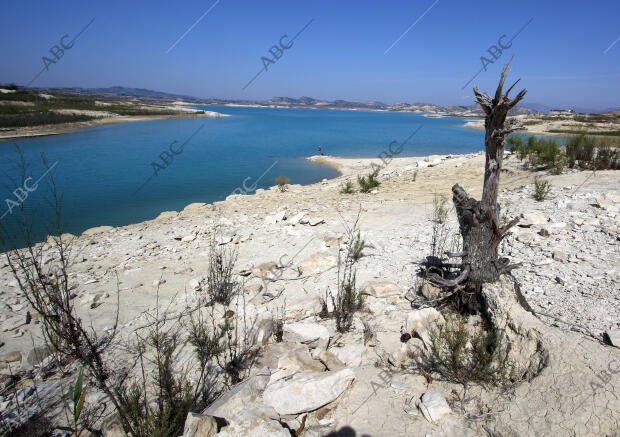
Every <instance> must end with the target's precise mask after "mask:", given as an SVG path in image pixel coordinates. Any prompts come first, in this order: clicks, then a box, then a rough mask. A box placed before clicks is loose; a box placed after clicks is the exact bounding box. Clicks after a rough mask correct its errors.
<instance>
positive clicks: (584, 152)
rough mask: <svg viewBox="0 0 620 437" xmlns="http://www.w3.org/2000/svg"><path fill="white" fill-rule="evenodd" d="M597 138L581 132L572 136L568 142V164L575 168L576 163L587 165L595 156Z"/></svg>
mask: <svg viewBox="0 0 620 437" xmlns="http://www.w3.org/2000/svg"><path fill="white" fill-rule="evenodd" d="M594 149H595V140H594V138H592V137H586V136H585V134H579V135H577V136H574V137H571V138H569V139H568V141H567V142H566V157H567V159H568V165H569V167H571V168H574V167H575V166H576V165H581V166H587V165H588V163H589V162H591V161H592V158H593V157H594Z"/></svg>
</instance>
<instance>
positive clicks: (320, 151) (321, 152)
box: [319, 146, 323, 156]
mask: <svg viewBox="0 0 620 437" xmlns="http://www.w3.org/2000/svg"><path fill="white" fill-rule="evenodd" d="M319 155H321V156H323V149H322V148H321V146H319Z"/></svg>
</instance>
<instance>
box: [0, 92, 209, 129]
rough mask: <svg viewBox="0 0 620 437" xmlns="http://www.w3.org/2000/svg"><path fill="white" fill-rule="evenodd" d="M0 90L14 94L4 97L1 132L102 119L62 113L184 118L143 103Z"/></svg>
mask: <svg viewBox="0 0 620 437" xmlns="http://www.w3.org/2000/svg"><path fill="white" fill-rule="evenodd" d="M0 88H3V89H5V90H9V91H11V92H4V93H0V128H3V127H4V128H11V127H27V126H40V125H46V124H59V123H71V122H80V121H89V120H93V119H96V118H99V117H97V116H96V115H92V114H80V113H77V112H76V113H73V114H68V113H59V112H56V111H59V110H65V111H66V110H75V111H97V112H101V113H111V114H115V115H121V116H128V115H130V116H140V115H178V114H180V112H179V111H174V110H168V109H164V108H157V107H145V106H144V104H142V103H141V104H140V106H136V105H133V104H124V103H122V102H118V101H114V100H103V99H98V98H95V97H89V96H74V95H65V94H57V95H53V96H45V97H44V96H42V95H41V94H39V93H38V92H36V91H29V90H20V89H18V87H17V86H16V85H12V84H11V85H1V86H0ZM201 112H202V113H204V111H201ZM197 113H199V112H197Z"/></svg>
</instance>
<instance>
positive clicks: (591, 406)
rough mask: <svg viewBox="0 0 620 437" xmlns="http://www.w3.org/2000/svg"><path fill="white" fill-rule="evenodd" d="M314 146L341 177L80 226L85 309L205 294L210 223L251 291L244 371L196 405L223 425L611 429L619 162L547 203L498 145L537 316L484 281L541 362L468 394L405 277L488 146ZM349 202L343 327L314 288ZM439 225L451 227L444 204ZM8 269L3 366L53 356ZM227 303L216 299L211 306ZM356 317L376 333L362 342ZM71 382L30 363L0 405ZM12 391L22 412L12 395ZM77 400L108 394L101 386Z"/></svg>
mask: <svg viewBox="0 0 620 437" xmlns="http://www.w3.org/2000/svg"><path fill="white" fill-rule="evenodd" d="M311 159H312V160H314V161H316V162H317V163H318V164H322V165H331V166H335V167H337V168H338V169H339V170H340V171H341V173H342V176H340V177H339V178H336V179H334V180H325V181H323V182H321V183H318V184H314V185H311V186H304V187H302V186H298V185H291V186H289V187H288V190H287V191H286V192H280V191H279V190H277V189H276V188H275V187H274V189H272V190H268V191H264V190H258V192H257V193H256V194H255V195H251V196H244V195H233V196H229V197H228V198H227V200H226V201H225V202H218V203H215V204H212V205H207V204H192V205H189V206H188V207H186V208H185V209H184V210H183V211H180V212H164V213H162V214H161V215H160V216H159V217H158V218H156V219H155V220H152V221H149V222H145V223H140V224H136V225H130V226H125V227H120V228H110V227H101V228H95V229H91V230H88V231H86V232H84V233H83V234H82V235H81V236H80V237H79V238H76V239H75V240H73V252H72V253H73V257H74V264H73V265H72V267H71V269H70V273H71V279H72V280H74V281H75V283H76V284H78V286H77V289H76V293H75V298H74V299H75V300H74V302H75V304H76V308H77V309H78V311H79V313H80V314H81V316H82V317H83V319H84V320H85V321H87V323H88V324H92V326H93V327H94V329H96V330H98V331H100V332H103V331H104V330H105V329H107V328H110V327H111V326H112V325H113V323H114V320H115V316H116V308H117V290H118V299H119V301H120V313H119V320H120V326H121V335H122V336H125V337H130V336H131V335H132V333H133V332H134V331H135V329H136V328H138V327H139V326H141V325H143V324H145V323H147V321H148V313H153V312H154V309H155V304H156V302H158V303H159V307H160V308H167V309H168V311H169V312H170V313H172V314H178V313H179V312H181V311H182V310H183V309H185V308H186V307H187V306H188V305H191V304H193V303H195V302H196V301H198V300H199V299H200V298H201V297H202V296H204V291H203V290H202V289H203V287H204V283H205V275H206V273H207V265H208V255H209V245H210V242H211V239H212V237H213V231H214V229H215V226H216V225H217V226H219V229H220V230H221V233H220V234H219V235H218V240H219V242H220V243H221V244H223V245H225V246H226V247H230V248H234V249H235V250H237V253H238V262H237V267H236V274H237V279H238V280H239V281H242V282H243V284H244V285H243V287H244V290H245V292H244V295H243V297H244V299H243V301H242V300H238V301H237V302H236V303H234V304H233V308H232V309H233V310H234V311H235V314H236V317H237V318H238V320H239V321H245V324H246V325H247V327H248V328H247V332H248V335H249V337H251V338H252V339H253V342H254V343H255V344H256V346H257V347H259V351H260V353H259V354H258V358H257V361H256V362H255V363H254V366H253V368H252V370H251V372H250V373H251V375H252V376H251V377H250V378H249V379H248V380H246V381H245V382H243V383H241V384H240V385H239V386H237V387H235V388H234V389H233V390H232V391H231V392H229V393H228V394H226V395H224V397H223V398H221V399H219V400H218V401H217V402H216V403H215V404H214V405H212V406H211V407H209V409H208V410H207V411H206V412H205V414H209V415H213V416H217V417H224V418H226V419H227V420H228V421H229V422H230V425H229V426H228V427H225V428H223V429H222V431H221V432H220V433H219V434H218V435H269V436H271V435H273V436H279V435H282V436H288V435H290V433H289V431H288V430H285V429H284V428H282V425H281V424H280V422H278V420H279V421H281V422H284V423H286V424H288V426H289V427H290V428H291V429H300V428H303V431H301V432H300V434H299V435H301V436H319V435H332V436H336V435H343V436H344V435H347V436H355V435H359V436H362V435H370V436H373V437H375V436H410V435H498V434H493V433H494V432H500V433H501V435H537V436H538V435H549V433H554V434H558V435H580V436H581V435H601V436H602V435H613V433H615V432H618V429H619V424H618V417H620V405H619V401H618V387H619V386H620V385H619V380H618V373H619V372H620V351H619V350H618V349H617V348H614V347H612V346H605V345H603V344H602V341H599V340H602V334H603V333H608V334H609V335H610V337H611V338H612V340H614V339H615V340H616V341H618V340H617V337H615V336H616V335H617V334H616V332H617V330H618V329H619V328H620V325H619V320H620V317H619V316H620V301H619V293H618V291H619V287H618V282H619V280H620V270H619V266H620V251H619V248H620V224H619V222H618V217H619V216H620V174H619V173H618V172H614V171H600V172H598V171H597V172H596V173H592V172H577V171H574V172H573V171H570V172H569V173H566V174H563V175H559V176H555V175H545V176H546V177H547V178H548V179H549V180H550V182H551V184H552V190H551V193H550V195H549V198H548V199H547V200H545V201H542V202H537V201H535V200H534V199H533V198H532V193H533V189H534V188H533V179H534V177H535V176H537V175H542V173H543V172H533V171H530V170H527V169H524V168H523V167H522V165H521V163H520V162H519V161H518V160H517V158H516V157H512V156H508V157H507V158H506V161H505V169H504V172H503V173H502V175H501V181H500V182H501V184H502V187H503V189H502V191H501V193H500V203H501V206H502V216H506V217H509V218H512V216H515V215H521V216H522V217H523V218H522V220H521V222H520V223H519V225H518V226H516V227H515V228H513V232H512V236H511V237H509V238H508V239H507V240H506V241H505V242H504V243H503V246H502V247H501V251H502V253H503V254H504V255H506V256H508V257H510V258H511V259H512V260H513V262H520V263H522V266H521V268H519V269H518V270H515V271H514V276H515V277H516V278H517V280H518V281H519V282H520V284H521V290H522V292H523V294H524V296H525V298H526V300H527V302H528V303H529V305H531V307H532V309H533V311H534V313H536V316H534V315H532V314H530V313H525V312H524V311H522V310H520V307H519V308H517V309H515V308H514V307H513V306H510V305H508V306H507V305H506V302H510V297H506V296H508V295H507V294H506V293H505V291H506V290H507V289H508V288H509V285H508V284H506V283H502V285H501V286H500V288H499V291H497V290H495V292H494V293H493V294H492V296H504V300H500V301H498V302H497V308H498V310H497V314H496V317H497V318H498V319H501V320H503V321H504V322H505V325H506V326H508V327H507V330H508V331H509V332H510V333H513V334H514V335H516V336H521V337H519V338H527V339H528V340H527V341H524V342H523V344H522V343H521V340H516V339H515V343H514V344H515V345H519V347H518V348H515V351H516V352H515V353H516V355H515V360H516V361H515V362H518V363H519V365H523V366H524V369H525V368H528V369H530V368H532V366H534V364H533V363H537V365H538V370H537V371H536V372H533V373H532V372H530V371H529V370H528V372H530V373H531V375H530V377H529V378H527V380H526V381H524V382H522V383H521V384H520V385H518V386H517V387H516V388H513V389H511V390H510V391H509V392H501V391H499V390H489V391H487V390H483V389H482V388H480V387H474V388H472V389H470V390H469V391H467V392H464V391H463V387H462V386H459V385H455V384H449V383H447V382H442V381H437V379H436V378H434V379H431V378H427V377H425V376H423V374H421V373H420V372H419V371H415V370H414V368H413V366H412V360H413V358H412V357H414V356H416V354H418V355H419V354H422V355H424V354H427V353H428V352H427V349H428V347H429V345H428V338H425V336H424V335H423V330H422V329H421V328H424V327H428V325H430V324H431V323H433V322H436V321H437V320H440V319H442V316H441V315H440V314H439V313H438V312H437V311H436V310H434V309H432V308H426V309H414V308H412V305H411V303H410V300H412V299H414V300H416V301H417V300H419V296H415V294H416V293H415V289H414V287H415V285H416V284H419V278H417V274H418V272H419V269H420V265H419V262H420V261H421V260H423V259H424V257H425V256H427V255H428V254H429V252H430V244H431V236H432V226H433V225H432V222H431V218H432V213H433V199H434V197H435V196H438V195H439V196H440V195H445V196H450V187H451V186H452V184H454V183H456V182H459V183H460V184H461V185H462V186H463V187H464V188H465V189H466V190H468V192H469V193H470V194H471V195H474V196H475V197H479V196H480V192H481V189H482V179H483V170H484V155H483V154H470V155H460V156H431V157H427V158H396V159H393V160H391V161H389V162H387V163H385V162H383V163H382V162H381V161H380V160H378V159H375V160H370V159H340V158H332V157H314V158H311ZM371 163H375V164H377V165H381V166H382V170H381V171H380V175H379V180H380V181H381V185H380V187H378V189H377V190H375V191H373V192H372V193H369V194H362V193H355V194H340V193H339V191H340V187H341V186H342V184H343V183H344V182H345V181H346V180H348V179H350V180H352V181H355V176H356V175H357V174H359V173H369V172H371V171H372V168H371ZM259 173H260V172H259ZM241 184H242V181H240V186H241ZM448 204H449V205H451V202H449V203H448ZM358 211H359V212H360V229H361V235H362V238H363V239H364V240H366V242H368V243H370V244H371V245H372V248H368V249H366V250H365V251H364V256H363V257H362V258H361V259H360V261H359V262H358V265H357V282H358V284H359V285H360V288H363V289H364V291H365V292H366V293H367V294H368V296H367V298H366V302H365V309H364V310H363V311H361V312H360V313H358V315H357V316H356V317H355V320H354V327H353V329H352V330H351V331H350V332H348V333H346V334H340V333H338V332H337V331H336V329H335V326H334V321H333V320H332V319H322V318H321V317H319V315H318V314H319V313H320V311H321V302H320V299H321V298H324V297H325V293H326V291H327V290H328V289H329V290H331V291H334V290H335V285H336V283H337V268H336V267H337V260H338V256H339V253H341V249H342V243H343V237H344V236H345V234H346V226H348V225H350V224H351V223H352V222H353V221H354V220H355V217H356V216H357V214H358ZM448 227H449V228H450V229H451V230H452V231H453V232H456V230H457V226H456V223H455V218H454V213H453V211H451V212H450V214H449V220H448ZM449 241H450V242H451V241H453V239H452V237H451V238H449ZM454 241H456V240H454ZM0 284H2V285H3V287H2V288H1V289H0V292H1V293H2V302H3V305H2V307H1V308H0V326H1V330H0V344H1V345H2V346H1V347H0V371H1V372H2V373H4V374H9V373H15V372H17V371H18V369H21V370H23V371H30V373H28V374H27V376H30V377H33V376H35V375H37V372H38V369H39V368H40V367H41V365H43V366H44V365H45V364H46V363H47V361H46V359H45V356H46V355H47V352H46V350H45V348H43V347H40V346H41V340H40V325H39V320H38V318H37V315H36V314H31V316H32V317H29V316H27V314H28V311H29V308H28V306H27V304H26V302H25V300H24V298H23V297H22V295H21V293H20V291H19V289H18V287H17V283H16V281H15V280H14V279H13V278H12V276H11V273H10V271H9V269H8V267H7V265H6V264H5V263H3V264H2V268H1V269H0ZM489 290H491V288H489ZM491 291H492V290H491ZM491 291H489V292H491ZM509 294H510V293H509ZM157 297H158V299H157ZM224 310H225V309H224V308H219V309H218V314H219V316H222V315H223V311H224ZM519 311H521V312H519ZM282 313H284V333H283V342H282V343H277V342H275V340H274V338H273V336H271V333H272V331H273V328H274V325H275V324H274V318H276V317H277V315H280V314H282ZM523 313H524V314H523ZM364 322H365V323H366V324H367V325H368V326H369V327H370V328H371V329H372V330H373V331H374V332H375V336H371V338H370V339H369V338H368V337H366V338H365V335H364V331H365V327H364ZM413 331H415V332H417V335H416V337H415V338H412V339H411V340H409V341H407V342H401V334H402V333H403V332H413ZM515 338H516V337H515ZM521 346H522V347H521ZM48 360H49V359H48ZM541 363H542V364H541ZM528 366H529V367H528ZM534 367H535V366H534ZM33 369H34V370H33ZM541 369H546V370H542V371H541ZM602 371H605V372H606V375H607V376H606V377H605V378H602V379H606V382H605V384H602V383H601V385H602V386H603V388H602V390H600V392H597V391H596V390H595V388H596V387H598V386H596V387H594V386H593V385H592V384H591V382H592V381H594V380H595V377H597V375H598V376H600V374H601V372H602ZM524 372H525V370H524ZM526 373H527V372H526ZM528 374H529V373H528ZM66 382H67V381H66V380H65V379H62V378H61V377H60V376H59V375H56V376H53V377H48V378H47V379H45V380H42V379H41V377H40V376H39V377H34V378H26V379H24V380H22V382H20V385H19V387H17V388H18V389H19V391H17V392H16V390H3V392H2V393H3V394H2V399H1V404H0V406H1V410H4V411H5V413H6V414H5V413H3V414H5V416H4V417H5V419H6V418H7V417H8V418H9V419H7V420H13V419H15V418H16V417H17V416H19V414H22V415H24V414H25V413H24V408H25V407H24V405H25V404H28V399H29V398H30V399H34V394H35V393H41V392H43V393H53V392H54V391H57V390H58V389H59V388H60V387H62V386H63V384H66ZM35 387H36V390H35ZM569 389H570V390H569ZM16 397H17V398H18V399H17V400H19V401H20V402H19V404H20V405H21V408H22V410H17V409H16V408H17V400H16V399H15V398H16ZM87 401H89V402H104V401H105V399H104V398H103V396H101V395H100V394H97V393H96V391H95V390H93V391H92V392H91V393H89V395H88V397H87ZM11 418H12V419H11ZM209 420H211V419H208V418H205V416H196V417H194V418H193V419H191V420H188V422H187V424H186V427H189V428H191V426H198V425H200V426H213V423H211V422H209ZM192 423H194V425H192ZM209 423H211V425H209ZM189 428H187V429H189ZM190 431H191V430H189V431H188V432H189V434H188V435H191V432H190ZM338 432H339V434H338ZM108 433H109V434H110V435H112V434H111V431H110V432H108ZM204 435H212V434H208V433H206V434H204Z"/></svg>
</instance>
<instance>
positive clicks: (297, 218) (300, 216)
mask: <svg viewBox="0 0 620 437" xmlns="http://www.w3.org/2000/svg"><path fill="white" fill-rule="evenodd" d="M305 215H306V212H305V211H302V212H300V213H297V214H295V215H294V216H293V217H291V218H290V219H289V220H287V222H286V223H287V224H288V225H291V226H295V225H297V224H299V223H300V222H301V219H303V218H304V216H305Z"/></svg>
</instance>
